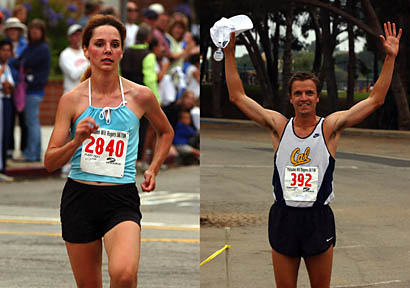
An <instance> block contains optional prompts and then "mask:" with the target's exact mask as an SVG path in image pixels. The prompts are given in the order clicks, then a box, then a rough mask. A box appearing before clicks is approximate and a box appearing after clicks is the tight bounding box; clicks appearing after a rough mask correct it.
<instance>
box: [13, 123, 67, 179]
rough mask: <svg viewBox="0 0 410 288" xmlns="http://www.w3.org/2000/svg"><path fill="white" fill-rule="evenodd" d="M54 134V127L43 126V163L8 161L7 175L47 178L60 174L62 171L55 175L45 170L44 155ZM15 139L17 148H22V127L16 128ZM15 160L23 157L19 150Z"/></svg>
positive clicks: (15, 153) (14, 154) (56, 172)
mask: <svg viewBox="0 0 410 288" xmlns="http://www.w3.org/2000/svg"><path fill="white" fill-rule="evenodd" d="M52 132H53V126H41V162H33V163H21V162H15V161H13V160H11V159H8V160H7V166H6V174H7V175H9V176H12V177H16V176H17V177H20V176H24V177H39V176H42V177H47V176H52V175H53V176H54V175H59V174H60V169H58V170H56V171H54V172H53V173H48V172H47V170H46V168H44V164H43V163H44V153H45V151H46V150H47V146H48V141H49V139H50V136H51V133H52ZM14 139H15V141H16V143H15V147H16V148H17V147H20V127H18V126H17V127H16V128H15V130H14ZM13 156H14V158H19V157H21V153H20V151H18V150H17V149H16V150H15V151H14V153H13Z"/></svg>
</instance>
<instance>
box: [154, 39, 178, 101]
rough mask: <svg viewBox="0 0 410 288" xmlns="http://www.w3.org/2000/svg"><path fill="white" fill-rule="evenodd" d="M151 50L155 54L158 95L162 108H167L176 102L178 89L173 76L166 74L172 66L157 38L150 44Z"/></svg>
mask: <svg viewBox="0 0 410 288" xmlns="http://www.w3.org/2000/svg"><path fill="white" fill-rule="evenodd" d="M150 50H151V51H152V52H153V53H154V54H155V57H156V63H155V72H156V73H157V78H158V94H159V99H160V103H161V106H162V107H163V108H164V107H167V106H168V105H170V104H171V103H173V102H175V100H176V89H175V86H174V83H172V79H171V76H170V75H168V74H166V72H167V71H168V68H169V66H170V62H169V60H168V58H166V57H164V53H165V48H164V46H163V45H161V44H160V43H159V41H158V39H157V38H155V37H153V38H152V39H151V42H150Z"/></svg>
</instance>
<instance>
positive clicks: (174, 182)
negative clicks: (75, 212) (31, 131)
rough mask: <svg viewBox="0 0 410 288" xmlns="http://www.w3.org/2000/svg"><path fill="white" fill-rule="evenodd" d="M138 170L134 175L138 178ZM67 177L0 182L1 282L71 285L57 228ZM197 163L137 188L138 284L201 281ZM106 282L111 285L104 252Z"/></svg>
mask: <svg viewBox="0 0 410 288" xmlns="http://www.w3.org/2000/svg"><path fill="white" fill-rule="evenodd" d="M141 179H142V176H141V175H140V176H139V177H138V178H137V181H138V182H141ZM64 182H65V180H64V179H60V178H56V177H54V178H47V179H44V178H43V179H29V180H22V179H17V181H16V182H14V183H11V184H0V195H1V198H0V199H1V201H0V287H1V288H3V287H4V288H17V287H42V288H44V287H53V288H55V287H59V288H60V287H61V288H64V287H75V281H74V278H73V275H72V272H71V268H70V263H69V261H68V257H67V255H66V250H65V245H64V241H63V240H62V238H61V236H60V234H61V229H60V224H59V205H60V197H61V192H62V188H63V185H64ZM198 183H199V166H190V167H181V168H174V169H170V170H168V171H161V172H160V174H159V176H158V178H157V189H156V191H155V192H151V193H140V195H141V201H142V206H141V210H142V213H143V220H142V234H141V237H142V244H141V261H140V270H139V274H138V275H139V285H138V286H139V287H158V288H159V287H175V288H176V287H178V288H179V287H186V288H188V287H189V288H190V287H199V265H198V263H199V184H198ZM103 279H104V287H109V276H108V272H107V258H106V257H105V253H104V259H103Z"/></svg>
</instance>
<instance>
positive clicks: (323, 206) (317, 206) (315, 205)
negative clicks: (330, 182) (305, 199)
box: [272, 201, 330, 211]
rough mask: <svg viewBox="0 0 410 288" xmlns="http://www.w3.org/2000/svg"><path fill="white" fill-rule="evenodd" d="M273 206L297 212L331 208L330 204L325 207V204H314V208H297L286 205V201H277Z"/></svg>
mask: <svg viewBox="0 0 410 288" xmlns="http://www.w3.org/2000/svg"><path fill="white" fill-rule="evenodd" d="M272 206H277V207H284V208H286V209H289V210H295V211H309V210H320V209H328V208H329V207H330V206H329V204H326V205H323V204H318V203H314V204H313V206H310V207H295V206H289V205H286V202H285V201H275V202H274V203H273V204H272Z"/></svg>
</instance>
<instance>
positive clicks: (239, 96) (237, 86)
mask: <svg viewBox="0 0 410 288" xmlns="http://www.w3.org/2000/svg"><path fill="white" fill-rule="evenodd" d="M235 43H236V37H235V33H234V32H232V33H231V40H230V41H229V44H228V45H227V46H226V47H225V49H224V52H225V76H226V84H227V86H228V91H229V100H230V101H231V102H232V103H234V104H235V105H236V106H237V107H238V108H239V109H240V110H241V111H242V112H243V113H245V114H246V116H248V117H249V118H250V119H252V120H253V121H255V122H256V123H258V124H260V125H262V126H264V127H266V128H268V129H270V130H272V131H274V132H277V131H278V130H281V128H282V126H279V125H280V124H283V125H284V124H285V123H286V121H287V119H286V117H285V116H283V115H282V114H280V113H279V112H276V111H273V110H269V109H265V108H263V107H262V106H261V105H260V104H259V103H257V102H256V101H254V100H253V99H251V98H249V97H248V96H247V95H246V94H245V90H244V88H243V85H242V82H241V79H240V78H239V74H238V70H237V68H236V61H235Z"/></svg>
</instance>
